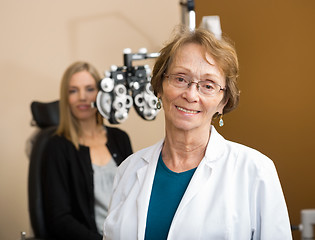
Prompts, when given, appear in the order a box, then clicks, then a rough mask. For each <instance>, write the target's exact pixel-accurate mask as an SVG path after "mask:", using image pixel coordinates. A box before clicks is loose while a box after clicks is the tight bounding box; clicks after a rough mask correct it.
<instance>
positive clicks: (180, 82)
mask: <svg viewBox="0 0 315 240" xmlns="http://www.w3.org/2000/svg"><path fill="white" fill-rule="evenodd" d="M164 76H165V77H166V78H167V79H168V82H169V84H171V85H172V86H174V87H176V88H179V89H185V88H189V87H190V86H191V85H192V84H193V83H196V86H197V90H198V92H199V93H201V94H203V95H206V96H214V95H216V94H218V93H219V92H220V91H225V88H222V87H221V86H220V85H219V84H217V83H215V82H211V81H209V80H206V81H199V82H195V81H193V78H192V77H189V76H183V75H179V74H170V75H166V74H164Z"/></svg>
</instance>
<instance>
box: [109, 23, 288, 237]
mask: <svg viewBox="0 0 315 240" xmlns="http://www.w3.org/2000/svg"><path fill="white" fill-rule="evenodd" d="M160 53H161V54H160V56H159V58H158V59H157V61H156V64H155V66H154V69H153V77H152V86H153V89H154V92H155V94H156V95H157V96H158V98H159V99H160V101H161V103H162V105H163V108H164V113H165V139H163V140H162V141H160V142H159V143H157V144H155V145H154V146H151V147H149V148H146V149H143V150H141V151H139V152H137V153H135V154H133V155H132V156H130V157H129V158H128V159H127V160H126V161H125V162H124V163H123V164H122V165H121V166H120V167H119V169H118V172H117V174H116V178H115V181H114V194H113V196H112V202H111V206H110V210H109V216H108V217H107V219H106V221H105V225H104V239H148V240H154V239H158V240H162V239H169V240H171V239H172V240H178V239H181V240H182V239H189V240H190V239H215V240H217V239H234V240H240V239H265V240H270V239H272V240H275V239H279V240H284V239H291V229H290V223H289V218H288V213H287V208H286V203H285V199H284V196H283V193H282V189H281V186H280V182H279V179H278V176H277V172H276V169H275V166H274V164H273V162H272V161H271V160H270V159H269V158H268V157H266V156H265V155H263V154H261V153H259V152H258V151H256V150H254V149H251V148H249V147H246V146H243V145H240V144H237V143H234V142H230V141H228V140H225V139H224V138H223V137H222V136H221V135H220V134H219V133H218V132H217V131H216V129H215V128H214V127H213V126H212V125H211V122H212V120H213V118H215V117H220V125H223V119H222V116H223V114H225V113H228V112H230V111H231V110H233V109H234V108H235V107H236V106H237V104H238V100H239V90H238V88H237V86H236V79H237V75H238V60H237V56H236V52H235V49H234V47H233V45H231V44H230V43H229V42H228V41H226V40H217V39H216V38H215V37H214V36H213V35H212V34H211V33H209V32H208V31H206V30H203V29H196V30H194V31H188V30H186V31H180V32H179V33H178V34H177V35H176V36H175V37H174V38H173V39H172V40H171V41H170V42H169V43H168V44H167V45H166V46H165V47H164V48H163V49H162V50H161V52H160ZM161 103H159V104H158V105H160V104H161Z"/></svg>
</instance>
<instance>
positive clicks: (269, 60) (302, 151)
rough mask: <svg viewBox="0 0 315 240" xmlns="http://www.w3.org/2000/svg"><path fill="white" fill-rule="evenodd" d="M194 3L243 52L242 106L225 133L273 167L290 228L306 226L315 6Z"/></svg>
mask: <svg viewBox="0 0 315 240" xmlns="http://www.w3.org/2000/svg"><path fill="white" fill-rule="evenodd" d="M195 3H196V15H197V22H200V19H201V17H202V16H204V15H219V16H220V18H221V25H222V29H223V31H224V32H225V33H226V34H227V35H229V36H230V37H231V38H232V39H233V40H234V42H235V44H236V48H237V51H238V54H239V60H240V79H239V83H240V88H241V91H242V93H241V102H240V106H239V108H238V109H237V110H236V111H235V112H232V113H230V114H228V115H227V116H226V117H225V126H224V127H223V128H222V129H220V132H221V133H223V135H224V136H225V137H226V138H228V139H231V140H234V141H237V142H241V143H243V144H246V145H248V146H251V147H254V148H256V149H258V150H260V151H262V152H263V153H265V154H266V155H268V156H269V157H270V158H271V159H272V160H273V161H274V163H275V165H276V167H277V169H278V174H279V177H280V180H281V183H282V186H283V190H284V193H285V197H286V200H287V205H288V209H289V214H290V217H291V222H292V224H295V225H296V224H299V223H300V210H301V209H304V208H315V188H314V186H315V174H314V170H315V159H314V149H315V140H314V136H315V127H314V118H315V107H314V105H315V100H314V97H315V96H314V89H315V74H314V66H315V59H314V56H315V28H314V26H313V25H314V23H315V2H314V1H311V0H299V1H297V0H270V1H252V0H242V1H214V0H196V1H195ZM294 239H300V232H294Z"/></svg>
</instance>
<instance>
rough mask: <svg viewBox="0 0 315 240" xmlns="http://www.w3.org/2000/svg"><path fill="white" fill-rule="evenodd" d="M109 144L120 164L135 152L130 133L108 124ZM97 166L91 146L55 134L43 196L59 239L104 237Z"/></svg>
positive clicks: (52, 230)
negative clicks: (99, 224)
mask: <svg viewBox="0 0 315 240" xmlns="http://www.w3.org/2000/svg"><path fill="white" fill-rule="evenodd" d="M106 130H107V144H106V146H107V148H108V149H109V151H110V153H111V155H112V157H113V158H114V160H115V162H116V163H117V165H119V164H120V163H121V162H122V161H123V160H124V159H125V158H126V157H128V156H129V155H130V154H131V153H132V147H131V143H130V140H129V137H128V135H127V133H125V132H124V131H122V130H120V129H118V128H111V127H106ZM93 187H94V186H93V169H92V162H91V159H90V152H89V148H88V147H86V146H82V145H80V146H79V150H77V149H76V148H75V146H74V145H73V144H72V142H70V141H68V140H67V139H66V138H65V137H60V136H57V135H54V136H53V137H52V138H51V139H50V140H49V142H48V144H47V149H46V152H45V161H44V163H43V198H44V210H45V218H46V226H47V228H48V231H49V233H50V234H51V235H52V237H54V238H56V239H67V240H71V239H76V240H80V239H82V240H101V239H102V236H101V235H100V234H99V233H98V232H97V228H96V223H95V216H94V189H93Z"/></svg>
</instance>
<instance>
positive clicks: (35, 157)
mask: <svg viewBox="0 0 315 240" xmlns="http://www.w3.org/2000/svg"><path fill="white" fill-rule="evenodd" d="M31 112H32V115H33V124H32V125H35V126H37V127H39V131H38V133H37V134H36V135H35V136H34V139H33V140H32V148H31V153H30V164H29V172H28V208H29V214H30V221H31V226H32V229H33V232H34V236H35V237H36V238H40V239H48V238H49V234H48V232H47V228H46V225H45V216H44V210H43V192H42V166H43V161H44V158H43V154H44V150H45V147H46V144H47V142H48V140H49V138H50V137H51V136H52V134H53V133H54V132H55V131H56V129H57V125H58V124H59V101H54V102H49V103H42V102H32V103H31Z"/></svg>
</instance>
